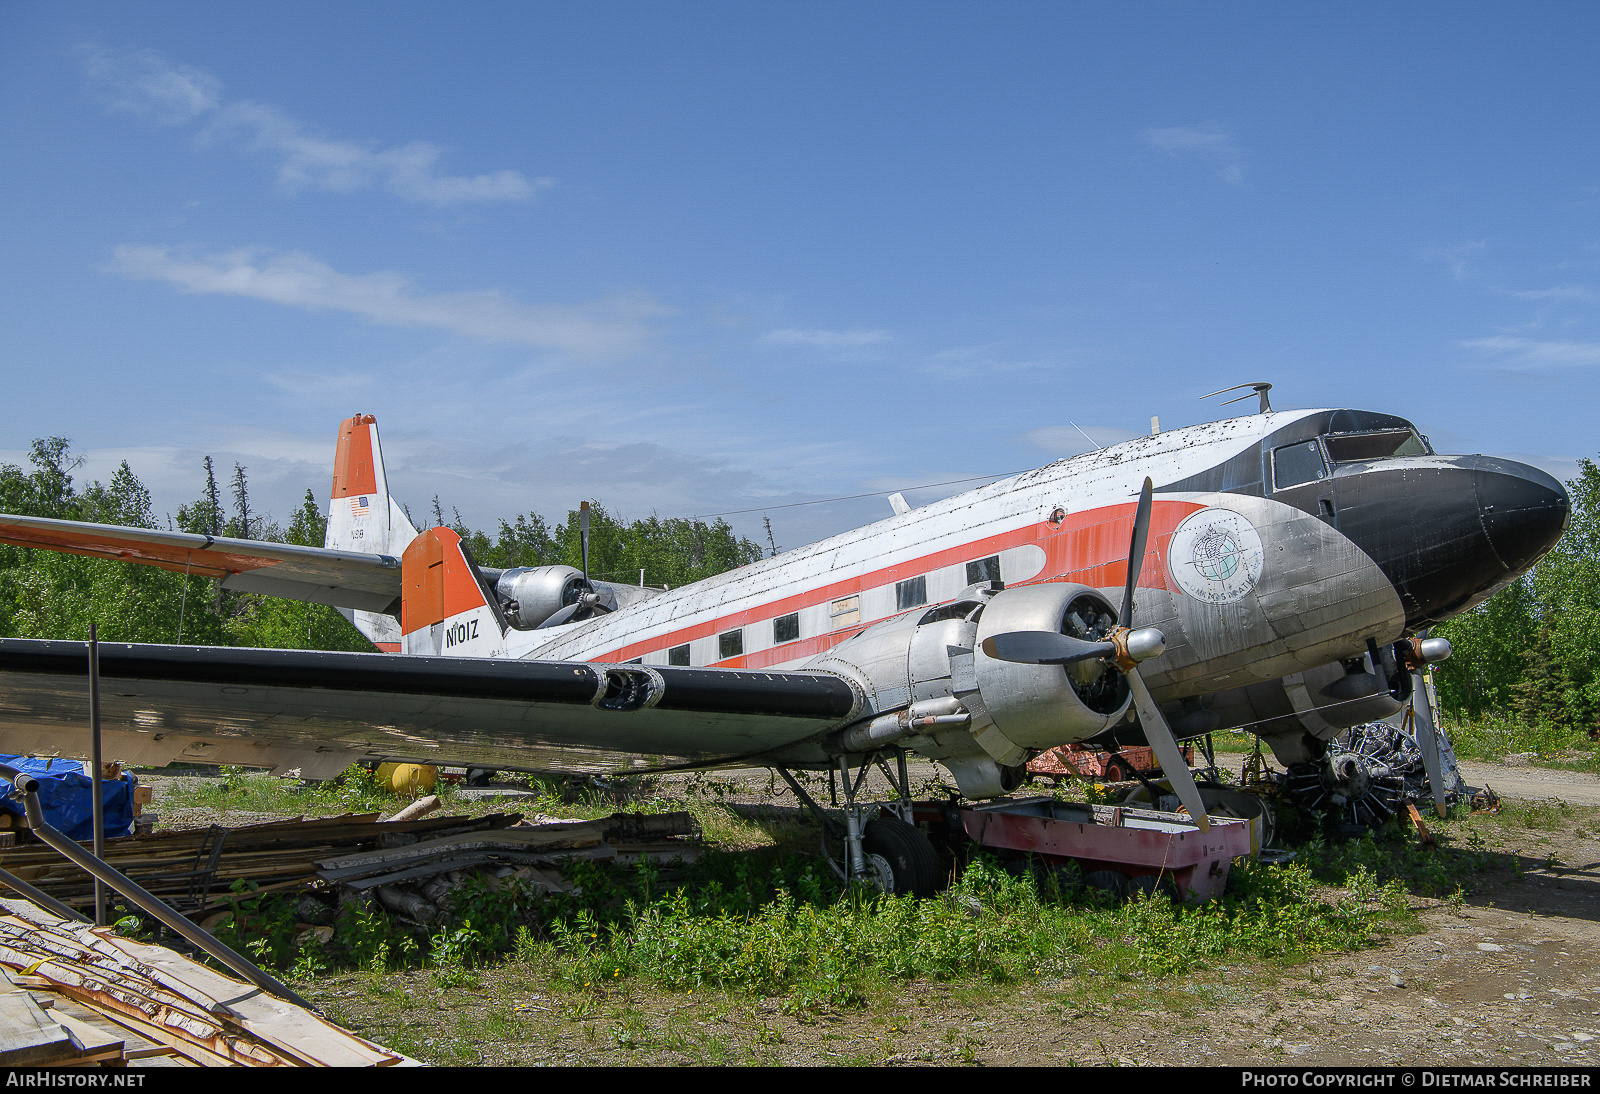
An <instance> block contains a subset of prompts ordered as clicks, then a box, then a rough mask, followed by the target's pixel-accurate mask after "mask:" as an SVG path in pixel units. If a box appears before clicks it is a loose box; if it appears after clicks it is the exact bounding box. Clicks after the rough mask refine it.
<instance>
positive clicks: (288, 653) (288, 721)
mask: <svg viewBox="0 0 1600 1094" xmlns="http://www.w3.org/2000/svg"><path fill="white" fill-rule="evenodd" d="M195 538H196V539H203V538H204V537H195ZM273 546H276V545H273ZM100 678H101V679H100V702H101V723H102V735H103V749H104V755H105V756H106V757H108V758H115V759H120V760H123V761H125V762H127V763H129V764H134V765H140V766H162V765H165V764H167V763H171V762H174V761H180V762H191V763H208V764H239V765H248V766H267V767H272V768H274V769H275V770H278V771H280V772H282V771H287V770H290V769H295V768H298V769H299V770H300V772H301V774H302V776H303V777H306V778H329V777H332V776H333V775H335V774H337V773H338V772H339V771H342V770H343V769H344V768H345V767H347V766H349V765H350V764H351V763H354V762H356V761H357V760H362V759H375V760H378V759H382V760H404V761H411V762H420V763H432V764H453V765H468V764H470V765H473V766H478V767H488V768H503V769H508V770H524V771H559V772H605V771H611V772H628V771H643V770H651V769H662V768H672V767H682V766H695V767H700V766H714V765H717V764H731V763H738V762H742V761H753V760H758V759H761V758H770V757H777V756H782V757H784V758H785V759H786V762H801V763H803V762H807V761H808V759H810V757H811V753H812V752H813V751H814V752H815V757H814V760H822V759H824V758H825V754H824V753H823V752H822V751H821V750H820V749H815V748H814V747H813V746H808V745H807V742H810V741H813V740H814V739H816V738H818V737H819V736H821V735H822V734H824V733H825V732H827V731H829V730H831V729H834V728H836V727H838V726H842V725H845V724H847V723H849V722H850V721H851V720H853V719H855V718H856V717H858V716H859V715H860V714H862V712H863V711H864V710H865V709H866V708H865V703H864V700H863V698H862V696H861V695H860V693H859V692H858V691H857V689H856V688H855V687H854V686H853V685H852V684H850V683H849V682H847V681H846V680H844V679H843V678H842V677H839V676H836V675H833V674H831V673H825V672H756V671H742V670H729V669H692V668H677V667H666V666H659V667H658V666H643V665H597V664H590V663H587V662H563V661H523V660H514V659H488V658H466V657H422V656H412V657H403V658H401V657H393V656H389V655H386V654H372V653H323V652H315V651H306V650H263V649H224V648H212V647H195V646H158V645H135V644H126V643H101V644H100ZM88 720H89V689H88V657H87V645H86V644H85V643H82V642H57V641H39V640H32V639H0V752H5V753H14V754H20V753H29V754H34V755H50V754H52V753H54V754H57V755H86V754H87V753H88V740H89V735H88ZM813 762H814V761H813Z"/></svg>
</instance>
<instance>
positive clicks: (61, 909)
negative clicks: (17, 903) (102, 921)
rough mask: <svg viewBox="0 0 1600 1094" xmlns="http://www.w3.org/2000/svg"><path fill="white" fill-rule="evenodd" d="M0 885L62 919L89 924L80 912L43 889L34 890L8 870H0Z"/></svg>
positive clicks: (87, 919) (86, 917)
mask: <svg viewBox="0 0 1600 1094" xmlns="http://www.w3.org/2000/svg"><path fill="white" fill-rule="evenodd" d="M0 884H4V885H6V886H8V887H10V888H12V889H15V890H16V891H17V892H19V893H21V894H22V895H23V896H25V897H27V898H28V899H29V900H31V901H33V902H34V903H35V904H37V905H39V906H40V907H41V908H49V909H50V910H51V911H52V912H54V913H56V915H58V916H60V917H61V918H62V919H75V920H77V921H78V922H79V923H87V922H89V917H88V916H86V915H84V914H83V913H82V912H80V911H78V910H77V909H75V908H69V907H68V906H67V905H65V904H63V903H61V901H59V900H57V899H56V898H55V897H53V896H51V895H50V894H49V893H47V892H45V891H44V890H43V889H35V888H34V887H33V886H32V885H29V884H28V883H27V882H26V881H23V880H22V879H21V878H20V877H18V876H17V875H16V874H13V873H12V872H11V871H9V870H0Z"/></svg>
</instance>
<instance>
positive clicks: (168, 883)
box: [0, 813, 521, 912]
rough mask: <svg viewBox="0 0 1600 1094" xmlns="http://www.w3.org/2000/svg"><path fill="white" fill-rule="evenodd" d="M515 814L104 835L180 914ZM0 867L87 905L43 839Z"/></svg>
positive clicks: (82, 890)
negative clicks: (243, 888)
mask: <svg viewBox="0 0 1600 1094" xmlns="http://www.w3.org/2000/svg"><path fill="white" fill-rule="evenodd" d="M520 819H521V815H520V814H517V813H497V814H492V815H490V816H487V817H479V818H476V819H473V818H469V817H428V818H426V819H423V820H416V821H402V822H398V823H382V824H380V823H376V822H377V820H378V814H376V813H363V814H348V815H346V816H342V817H328V818H324V819H320V820H305V819H304V818H296V819H294V820H287V821H277V822H273V823H270V824H256V825H250V826H249V827H245V828H231V829H225V830H218V831H216V832H207V831H206V830H203V829H202V830H196V831H187V832H167V833H161V834H158V835H151V836H130V837H127V838H125V839H119V840H111V841H109V842H108V843H107V844H106V860H107V861H108V862H110V864H111V865H112V866H113V867H114V868H115V869H117V870H120V871H121V872H122V873H124V874H126V875H128V876H129V877H131V878H133V880H135V881H137V882H138V883H139V884H140V885H143V886H144V887H145V888H146V889H148V890H150V891H151V892H152V893H154V894H155V895H156V896H159V897H161V898H162V899H164V900H166V901H167V902H168V903H171V904H173V905H174V906H176V907H179V908H180V909H181V910H183V911H185V912H200V911H203V910H204V909H205V908H208V907H211V908H215V907H221V906H224V905H226V904H228V903H229V899H230V897H232V895H233V894H232V892H231V886H232V885H233V883H234V882H235V881H238V880H240V879H244V880H246V881H251V882H254V883H255V884H256V885H257V886H258V888H257V889H256V890H255V891H256V892H275V891H280V890H293V889H297V888H300V887H302V886H306V885H310V884H312V883H313V882H315V881H316V879H317V863H318V862H319V861H320V860H323V859H329V858H335V857H338V856H340V855H348V854H355V853H359V852H363V851H372V850H376V849H378V848H379V847H380V846H383V845H387V844H388V843H391V842H397V841H406V840H408V839H431V838H439V837H448V836H454V835H461V834H465V833H469V832H481V831H491V830H497V829H503V828H508V827H509V826H511V825H513V824H515V823H516V822H517V821H518V820H520ZM219 836H220V838H221V842H222V850H221V853H220V854H219V855H218V856H217V860H216V867H215V870H214V871H209V870H208V867H209V866H210V851H211V849H212V848H214V847H215V844H216V840H217V839H218V838H219ZM0 869H5V870H9V871H10V872H11V873H13V874H15V875H16V876H17V877H19V878H21V879H22V880H23V881H27V882H31V883H32V884H34V885H36V886H37V887H38V888H40V889H42V890H44V891H45V892H47V893H49V894H50V895H51V896H53V897H55V898H56V899H57V900H60V901H62V902H63V903H65V904H69V905H72V906H73V907H77V908H88V907H90V906H91V905H92V904H93V902H94V882H93V879H92V878H90V877H89V875H88V874H86V873H85V872H84V871H82V870H80V869H79V868H78V867H77V866H74V865H73V864H72V863H71V862H69V861H67V860H66V859H65V858H63V857H62V856H61V854H60V852H58V851H56V850H54V849H52V848H50V847H48V846H45V845H43V844H28V845H25V846H19V847H14V848H9V849H6V850H3V851H0ZM208 874H209V876H207V875H208Z"/></svg>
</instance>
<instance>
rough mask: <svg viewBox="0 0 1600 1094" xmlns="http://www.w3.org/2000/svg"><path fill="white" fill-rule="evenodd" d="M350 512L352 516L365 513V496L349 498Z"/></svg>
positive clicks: (360, 515) (359, 515)
mask: <svg viewBox="0 0 1600 1094" xmlns="http://www.w3.org/2000/svg"><path fill="white" fill-rule="evenodd" d="M350 513H351V515H352V516H357V517H364V516H366V515H367V499H366V497H365V496H362V497H359V498H351V499H350Z"/></svg>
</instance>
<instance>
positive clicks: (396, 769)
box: [373, 764, 439, 798]
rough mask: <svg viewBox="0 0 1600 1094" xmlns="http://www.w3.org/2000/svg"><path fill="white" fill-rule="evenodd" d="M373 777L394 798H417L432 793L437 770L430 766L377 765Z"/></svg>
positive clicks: (437, 776) (437, 774) (436, 779)
mask: <svg viewBox="0 0 1600 1094" xmlns="http://www.w3.org/2000/svg"><path fill="white" fill-rule="evenodd" d="M373 777H374V778H375V779H376V780H377V783H378V785H379V786H381V787H384V788H386V789H388V790H389V791H391V792H392V793H393V794H394V795H395V796H396V797H399V798H417V797H421V796H422V795H423V794H431V793H432V792H433V784H434V783H435V782H437V781H438V779H439V769H438V768H437V767H434V766H433V765H432V764H379V765H378V770H377V771H375V772H373Z"/></svg>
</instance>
